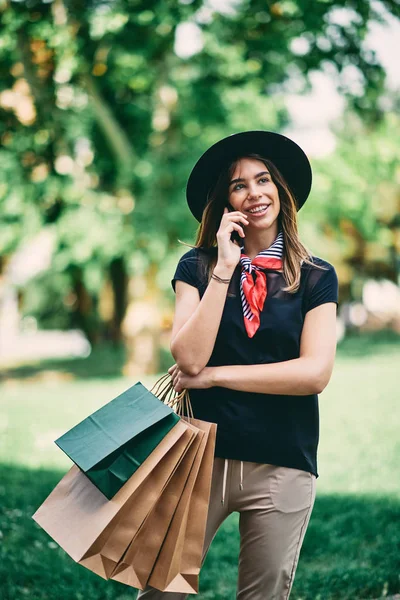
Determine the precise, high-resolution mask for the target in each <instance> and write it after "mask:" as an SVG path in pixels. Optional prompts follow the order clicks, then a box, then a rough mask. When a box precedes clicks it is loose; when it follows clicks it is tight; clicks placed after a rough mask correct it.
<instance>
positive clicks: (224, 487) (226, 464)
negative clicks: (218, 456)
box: [221, 458, 228, 506]
mask: <svg viewBox="0 0 400 600" xmlns="http://www.w3.org/2000/svg"><path fill="white" fill-rule="evenodd" d="M227 475H228V459H227V458H226V459H225V464H224V478H223V481H222V498H221V504H222V506H223V505H224V502H225V490H226V478H227Z"/></svg>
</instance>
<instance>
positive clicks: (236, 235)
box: [226, 202, 243, 246]
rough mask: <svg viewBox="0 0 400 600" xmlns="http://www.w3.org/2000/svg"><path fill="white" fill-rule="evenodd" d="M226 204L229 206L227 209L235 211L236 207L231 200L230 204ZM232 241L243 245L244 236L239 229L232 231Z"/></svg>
mask: <svg viewBox="0 0 400 600" xmlns="http://www.w3.org/2000/svg"><path fill="white" fill-rule="evenodd" d="M226 206H227V209H228V210H229V212H233V211H234V208H233V206H232V204H230V202H228V204H227V205H226ZM231 242H236V243H237V244H239V246H242V244H243V238H241V237H240V235H239V232H238V231H232V233H231Z"/></svg>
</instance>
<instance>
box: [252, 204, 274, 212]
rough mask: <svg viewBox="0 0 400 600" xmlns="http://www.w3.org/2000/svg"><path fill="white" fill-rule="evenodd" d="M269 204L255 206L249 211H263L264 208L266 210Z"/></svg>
mask: <svg viewBox="0 0 400 600" xmlns="http://www.w3.org/2000/svg"><path fill="white" fill-rule="evenodd" d="M267 206H269V205H268V204H264V206H258V207H257V208H253V209H251V210H249V213H255V212H262V211H263V210H265V209H266V208H267Z"/></svg>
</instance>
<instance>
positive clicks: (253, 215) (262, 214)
mask: <svg viewBox="0 0 400 600" xmlns="http://www.w3.org/2000/svg"><path fill="white" fill-rule="evenodd" d="M263 205H265V202H262V203H260V204H255V205H254V206H252V207H251V208H257V207H258V206H263ZM270 206H271V205H270V204H268V205H267V208H266V209H265V210H263V211H261V212H256V213H251V212H249V211H248V210H246V211H245V212H246V213H247V214H248V215H250V216H251V217H253V218H254V217H263V216H264V215H265V214H266V213H267V212H268V209H269V207H270Z"/></svg>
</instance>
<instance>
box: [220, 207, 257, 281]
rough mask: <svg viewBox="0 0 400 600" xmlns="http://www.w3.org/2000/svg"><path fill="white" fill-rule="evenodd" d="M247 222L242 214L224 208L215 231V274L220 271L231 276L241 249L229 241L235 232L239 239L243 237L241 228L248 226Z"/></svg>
mask: <svg viewBox="0 0 400 600" xmlns="http://www.w3.org/2000/svg"><path fill="white" fill-rule="evenodd" d="M248 224H249V221H248V219H247V217H246V216H245V214H244V213H242V212H240V211H239V210H235V211H232V212H230V211H229V210H228V208H226V207H225V208H224V213H223V215H222V219H221V223H220V226H219V229H218V231H217V244H218V261H217V265H216V267H215V268H216V269H217V267H218V270H217V274H219V272H220V271H221V272H222V271H225V273H227V272H228V273H229V274H230V275H232V274H233V271H234V270H235V267H236V265H237V264H238V262H239V260H240V255H241V249H240V246H239V245H238V244H236V243H235V242H232V241H231V234H232V232H233V231H237V232H238V234H239V236H240V237H241V238H244V237H245V234H244V230H243V226H244V225H248Z"/></svg>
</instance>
